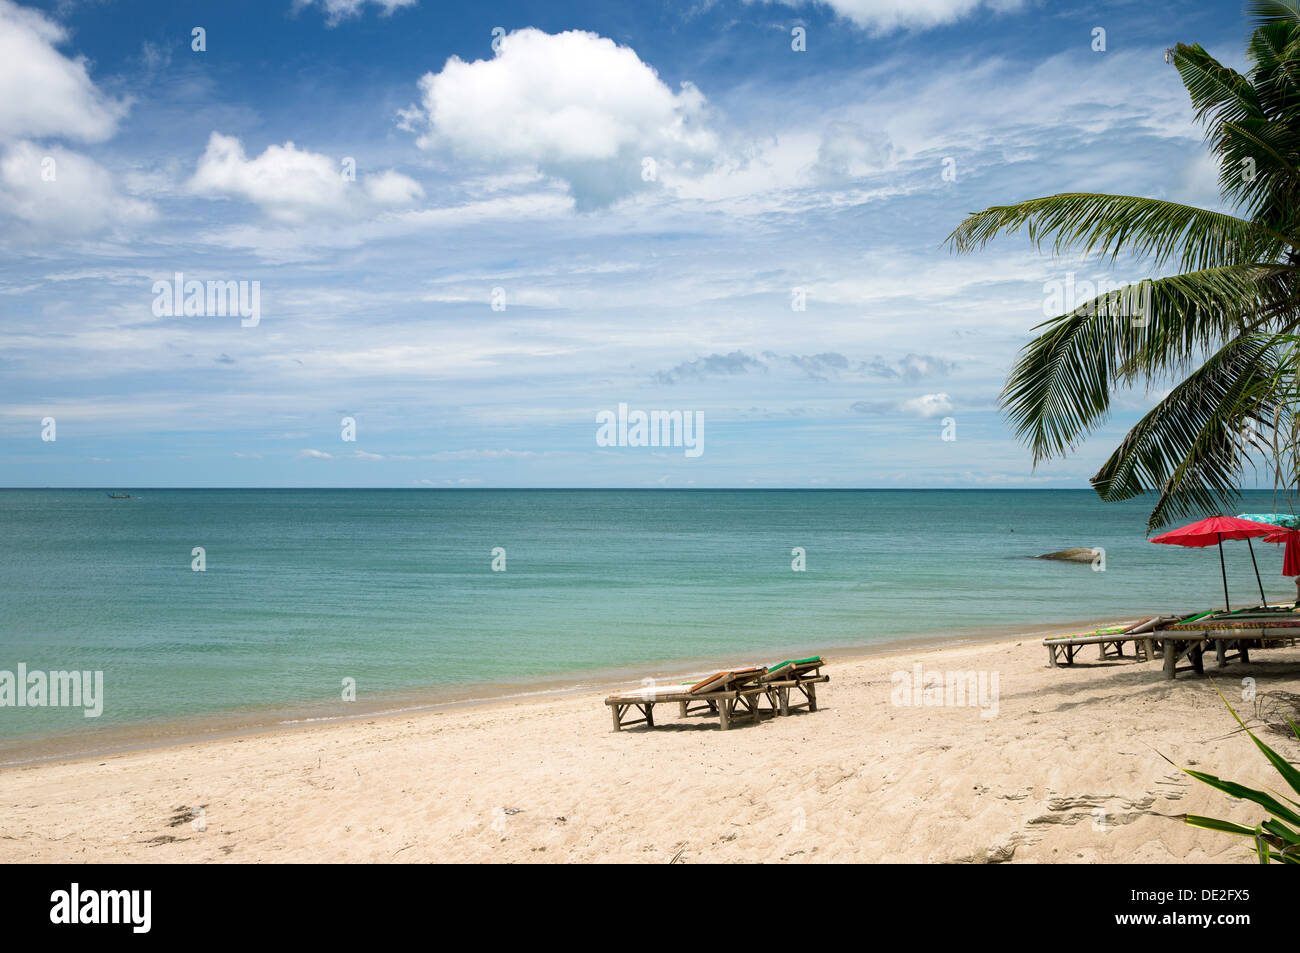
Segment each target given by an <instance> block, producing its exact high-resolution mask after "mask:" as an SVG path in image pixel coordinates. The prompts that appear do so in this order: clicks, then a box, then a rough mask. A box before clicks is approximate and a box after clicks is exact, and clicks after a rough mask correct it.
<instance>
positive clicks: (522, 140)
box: [0, 0, 1247, 487]
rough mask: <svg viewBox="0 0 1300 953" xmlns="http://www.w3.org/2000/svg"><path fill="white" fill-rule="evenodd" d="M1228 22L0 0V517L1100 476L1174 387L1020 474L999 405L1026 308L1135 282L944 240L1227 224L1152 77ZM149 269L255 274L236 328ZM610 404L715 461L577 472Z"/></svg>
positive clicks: (858, 3) (694, 7) (585, 465)
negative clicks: (40, 510) (1026, 215)
mask: <svg viewBox="0 0 1300 953" xmlns="http://www.w3.org/2000/svg"><path fill="white" fill-rule="evenodd" d="M196 27H199V28H202V30H203V31H204V45H205V46H206V49H204V50H202V51H196V50H194V49H193V48H192V46H193V43H194V40H193V30H194V28H196ZM497 28H499V30H498V29H497ZM796 28H801V29H802V30H803V31H804V36H805V45H806V49H805V50H803V51H796V50H794V49H792V36H793V32H792V31H794V30H795V29H796ZM1096 28H1102V29H1104V30H1105V45H1106V49H1105V51H1104V52H1099V51H1095V50H1094V49H1093V43H1094V29H1096ZM494 30H495V31H496V32H495V34H494ZM1246 32H1247V25H1246V22H1245V20H1244V18H1243V17H1242V15H1241V13H1240V10H1239V8H1238V6H1237V5H1235V4H1233V3H1179V4H1176V5H1170V6H1163V5H1156V4H1150V3H1140V2H1110V3H1105V2H1097V3H1070V2H1066V3H1047V2H1035V0H1023V2H1016V0H982V2H981V0H835V2H833V3H778V2H766V3H760V2H740V0H728V2H708V0H696V2H686V3H680V4H678V3H669V4H662V5H655V6H651V5H643V4H637V5H615V4H609V3H594V2H592V3H554V2H553V3H537V4H506V3H485V4H477V5H462V4H447V5H443V4H436V3H433V2H431V0H382V2H375V0H369V2H362V0H315V2H310V3H303V2H297V0H262V2H226V3H178V2H159V3H148V2H113V0H82V2H78V0H63V2H50V3H31V4H25V5H17V4H14V3H11V2H10V0H0V246H2V248H0V251H2V252H3V254H0V316H2V320H0V441H3V442H2V443H0V485H7V486H109V487H118V486H123V487H131V486H396V487H409V486H434V487H445V486H484V487H491V486H675V487H688V486H699V487H706V486H737V487H745V486H754V487H773V486H782V487H822V486H825V487H836V486H898V487H928V486H934V487H954V486H1041V487H1081V486H1086V485H1087V477H1088V476H1089V475H1090V474H1091V473H1093V472H1095V470H1096V468H1097V467H1098V465H1099V464H1100V463H1101V462H1102V461H1103V460H1104V459H1105V457H1106V456H1107V455H1108V454H1109V452H1110V450H1111V449H1112V448H1113V446H1114V445H1115V443H1116V442H1117V440H1118V438H1119V436H1120V435H1121V434H1122V433H1123V432H1124V430H1125V429H1127V427H1128V426H1129V425H1131V424H1132V422H1133V421H1135V420H1136V419H1137V417H1138V416H1139V415H1140V414H1141V413H1142V412H1143V411H1145V410H1146V409H1147V408H1149V407H1150V405H1151V403H1152V402H1153V400H1154V399H1155V397H1156V396H1158V393H1159V392H1158V391H1155V392H1153V393H1150V394H1148V393H1146V392H1145V391H1138V392H1134V393H1132V394H1129V395H1125V396H1124V397H1122V398H1121V399H1120V400H1119V401H1118V403H1117V412H1116V414H1115V415H1114V417H1113V419H1112V420H1111V421H1110V423H1109V424H1108V425H1107V426H1106V427H1105V428H1104V429H1103V430H1101V431H1100V432H1099V433H1098V434H1097V435H1096V437H1094V438H1093V439H1092V440H1090V441H1089V442H1088V443H1087V444H1085V446H1084V447H1083V448H1082V449H1081V450H1080V451H1079V452H1078V453H1077V454H1076V455H1074V456H1073V457H1071V458H1070V459H1068V460H1065V461H1060V462H1054V463H1052V464H1049V465H1045V466H1040V467H1039V468H1038V469H1037V470H1034V469H1033V468H1032V465H1031V464H1032V461H1031V459H1030V456H1029V454H1028V452H1027V451H1026V450H1025V449H1024V448H1023V446H1021V445H1020V444H1019V443H1018V442H1017V441H1016V440H1015V438H1014V436H1013V435H1012V434H1011V433H1010V431H1009V428H1008V427H1007V425H1006V423H1005V421H1004V420H1003V419H1002V418H1001V416H1000V414H999V412H998V409H997V396H998V392H999V390H1000V388H1001V384H1002V381H1003V378H1004V377H1005V374H1006V371H1007V368H1008V366H1009V364H1010V362H1011V360H1012V359H1013V357H1014V355H1015V353H1016V352H1017V350H1018V349H1019V348H1020V347H1021V346H1022V345H1023V344H1024V343H1025V341H1026V340H1027V339H1028V337H1029V333H1030V329H1031V328H1032V326H1033V325H1034V324H1036V323H1038V322H1039V321H1041V320H1043V319H1044V317H1045V316H1046V315H1045V314H1044V302H1045V298H1046V297H1047V295H1046V294H1045V287H1046V285H1047V284H1048V283H1050V282H1060V283H1062V284H1064V282H1065V281H1066V280H1067V276H1070V275H1073V276H1074V279H1073V280H1077V281H1082V280H1092V281H1100V280H1108V281H1119V280H1135V279H1137V278H1141V277H1145V276H1148V275H1149V274H1150V271H1149V270H1148V269H1145V268H1144V267H1143V263H1141V262H1132V261H1121V262H1119V263H1118V264H1117V265H1116V266H1115V267H1114V268H1106V267H1103V266H1101V265H1099V264H1098V263H1096V262H1089V261H1082V260H1060V259H1054V258H1053V257H1052V256H1050V255H1049V254H1045V253H1039V252H1036V251H1034V250H1033V249H1032V248H1031V247H1030V246H1029V245H1028V243H1027V241H1025V240H1024V239H1022V238H1014V237H1013V238H1009V239H1004V240H1000V241H998V242H996V243H994V244H993V245H991V246H990V247H989V248H988V249H986V250H985V251H983V252H982V253H979V254H975V255H969V256H962V257H955V256H953V255H952V254H950V253H949V252H948V251H947V249H945V248H944V247H943V239H944V237H945V236H946V235H947V234H948V233H949V232H950V231H951V230H952V228H953V227H955V226H956V225H957V223H958V222H960V221H961V219H962V217H963V216H964V215H965V214H966V213H968V212H970V211H974V210H977V209H980V208H984V207H986V206H988V205H992V204H1000V203H1005V202H1009V201H1014V200H1018V199H1023V198H1030V197H1033V196H1036V195H1048V194H1052V193H1055V192H1061V191H1083V190H1086V191H1101V192H1117V193H1125V194H1142V195H1152V196H1158V197H1164V198H1169V199H1173V200H1176V201H1183V202H1191V203H1195V204H1203V205H1215V204H1217V197H1216V188H1215V169H1214V167H1213V166H1212V165H1211V164H1210V163H1209V161H1208V159H1207V158H1206V153H1205V150H1204V147H1203V144H1202V136H1201V131H1200V130H1199V129H1198V128H1197V127H1196V126H1195V125H1194V124H1193V120H1192V114H1191V109H1190V108H1189V106H1188V104H1187V97H1186V94H1185V93H1184V91H1183V89H1182V85H1181V83H1180V82H1179V79H1178V76H1177V74H1176V72H1175V71H1174V70H1173V68H1172V67H1170V66H1168V65H1166V64H1165V63H1164V60H1163V55H1162V54H1163V51H1164V50H1165V49H1166V48H1167V47H1169V46H1171V45H1173V44H1174V43H1175V42H1179V41H1183V42H1199V43H1201V44H1202V45H1204V46H1206V47H1207V48H1208V49H1209V50H1210V51H1211V52H1212V53H1213V54H1215V55H1217V56H1219V57H1220V58H1221V59H1223V60H1224V61H1226V62H1229V63H1231V64H1234V65H1238V66H1239V65H1241V51H1242V49H1243V47H1244V40H1245V37H1246ZM494 38H495V40H496V45H495V48H494ZM647 160H649V162H647ZM47 169H48V170H52V174H47V173H46V171H45V170H47ZM351 169H354V170H355V172H354V174H353V175H349V174H348V173H349V170H351ZM945 169H948V170H951V172H953V173H955V175H953V174H950V175H948V176H947V177H945V175H944V171H945ZM177 272H180V273H182V274H183V275H184V276H185V278H186V279H189V280H198V281H204V282H206V281H222V282H227V281H233V282H247V283H248V285H246V287H247V288H249V289H251V288H252V287H253V285H252V283H253V282H256V283H257V288H258V290H259V295H260V298H259V303H260V307H259V313H258V319H257V321H256V323H255V324H254V323H252V322H251V321H241V320H240V318H239V317H238V316H230V315H224V316H223V315H215V314H202V315H179V316H177V315H167V314H161V315H160V314H158V313H156V312H157V311H158V309H157V308H156V307H155V306H154V305H155V299H156V297H157V296H156V294H155V282H158V281H167V282H170V281H171V280H172V278H173V276H174V275H175V274H176V273H177ZM494 294H495V297H494ZM800 294H801V295H802V297H803V300H804V303H805V307H804V310H795V309H794V307H793V306H792V305H793V303H794V302H795V300H796V298H797V297H798V296H799V295H800ZM494 301H495V304H496V307H494ZM619 403H626V404H628V405H629V406H630V407H631V408H633V409H642V410H646V411H651V410H663V411H675V410H679V411H683V412H690V413H693V414H699V415H702V417H703V419H704V421H705V432H704V444H703V451H704V452H703V453H701V454H699V455H698V456H687V455H686V454H684V453H683V452H682V450H681V449H680V448H673V447H634V446H633V447H618V446H615V447H609V446H600V445H598V444H597V441H596V432H597V424H596V415H597V414H598V413H599V412H600V411H602V410H615V409H616V408H617V406H618V405H619ZM345 417H348V418H352V420H354V421H355V438H356V439H355V440H345V439H343V436H344V434H343V424H342V421H343V418H345ZM46 418H53V419H54V421H55V437H56V439H54V440H43V439H42V433H43V432H44V431H45V430H46V429H47V428H44V427H43V424H42V422H43V421H44V420H45V419H46ZM946 421H947V422H950V423H951V424H952V425H953V426H950V427H949V435H950V436H951V435H952V434H953V433H954V432H955V435H956V439H955V440H944V439H941V437H942V434H943V431H944V428H945V422H946ZM954 426H955V430H954Z"/></svg>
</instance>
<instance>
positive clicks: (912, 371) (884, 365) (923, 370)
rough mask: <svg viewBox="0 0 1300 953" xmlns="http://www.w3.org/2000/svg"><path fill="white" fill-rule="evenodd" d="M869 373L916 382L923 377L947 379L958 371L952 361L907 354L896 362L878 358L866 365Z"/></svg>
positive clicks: (875, 375)
mask: <svg viewBox="0 0 1300 953" xmlns="http://www.w3.org/2000/svg"><path fill="white" fill-rule="evenodd" d="M866 368H867V371H868V373H870V374H871V375H872V376H874V377H883V378H885V379H886V380H904V381H908V382H909V383H910V382H915V381H918V380H920V379H921V378H923V377H946V376H947V375H948V374H950V373H952V372H953V371H954V370H956V369H957V365H956V364H954V363H953V362H952V361H949V360H945V359H944V358H942V357H934V356H933V355H930V354H915V353H913V354H907V355H905V356H904V357H902V358H899V359H898V360H895V361H887V360H885V359H884V358H880V357H877V358H875V359H874V360H872V361H870V362H869V363H868V364H867V365H866Z"/></svg>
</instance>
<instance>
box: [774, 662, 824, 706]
mask: <svg viewBox="0 0 1300 953" xmlns="http://www.w3.org/2000/svg"><path fill="white" fill-rule="evenodd" d="M825 664H826V662H825V660H824V659H823V658H822V657H821V656H820V655H817V656H813V657H812V658H805V659H791V660H789V661H786V662H780V663H778V664H777V665H774V666H773V667H772V668H770V669H768V670H767V673H766V674H765V675H763V676H761V677H760V678H759V682H761V683H762V684H763V685H765V686H766V687H767V700H768V704H769V705H771V707H772V710H773V711H774V712H776V713H777V714H778V715H788V714H790V710H791V709H792V708H795V709H797V708H805V707H806V708H807V709H808V710H809V711H816V710H817V686H818V685H819V684H821V683H822V682H829V681H830V680H831V677H830V676H829V675H823V674H822V673H821V668H822V666H823V665H825ZM792 688H793V689H795V690H796V691H798V692H799V693H800V694H802V695H803V697H804V700H803V702H800V703H798V704H795V705H791V704H790V689H792Z"/></svg>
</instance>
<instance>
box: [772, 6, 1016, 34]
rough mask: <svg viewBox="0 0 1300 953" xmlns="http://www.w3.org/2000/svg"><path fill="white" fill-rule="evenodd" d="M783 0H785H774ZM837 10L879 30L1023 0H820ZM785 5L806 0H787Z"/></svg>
mask: <svg viewBox="0 0 1300 953" xmlns="http://www.w3.org/2000/svg"><path fill="white" fill-rule="evenodd" d="M774 2H783V0H774ZM821 2H823V3H824V4H825V5H826V6H828V7H830V8H831V9H832V10H834V11H835V12H836V13H837V14H839V15H840V16H842V17H844V18H845V19H848V20H852V21H853V22H854V23H856V24H857V25H858V26H860V27H863V28H864V29H866V30H869V31H871V32H872V33H876V34H883V33H892V32H894V31H895V30H924V29H928V28H931V27H937V26H944V25H945V24H948V23H955V22H956V21H958V20H961V19H964V18H966V17H968V16H970V15H971V14H973V13H975V11H977V10H979V9H981V8H984V9H988V10H992V11H994V12H997V13H1004V12H1007V11H1010V10H1015V9H1017V8H1019V7H1021V6H1024V0H821ZM783 5H785V6H802V5H804V4H801V3H797V2H793V0H791V2H784V3H783Z"/></svg>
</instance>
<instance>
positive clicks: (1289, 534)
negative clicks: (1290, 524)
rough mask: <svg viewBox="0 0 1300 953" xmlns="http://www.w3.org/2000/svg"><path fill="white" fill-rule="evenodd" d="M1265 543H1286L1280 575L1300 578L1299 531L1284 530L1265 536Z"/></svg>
mask: <svg viewBox="0 0 1300 953" xmlns="http://www.w3.org/2000/svg"><path fill="white" fill-rule="evenodd" d="M1264 542H1266V543H1286V551H1285V555H1284V556H1283V557H1282V575H1284V576H1300V530H1294V529H1284V530H1280V531H1278V532H1276V533H1274V534H1273V535H1272V536H1265V537H1264Z"/></svg>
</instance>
